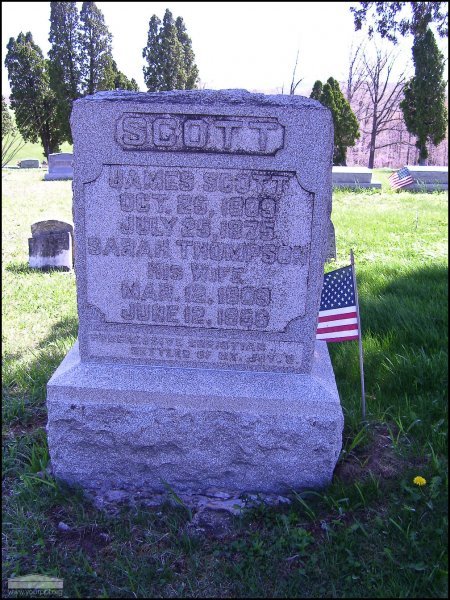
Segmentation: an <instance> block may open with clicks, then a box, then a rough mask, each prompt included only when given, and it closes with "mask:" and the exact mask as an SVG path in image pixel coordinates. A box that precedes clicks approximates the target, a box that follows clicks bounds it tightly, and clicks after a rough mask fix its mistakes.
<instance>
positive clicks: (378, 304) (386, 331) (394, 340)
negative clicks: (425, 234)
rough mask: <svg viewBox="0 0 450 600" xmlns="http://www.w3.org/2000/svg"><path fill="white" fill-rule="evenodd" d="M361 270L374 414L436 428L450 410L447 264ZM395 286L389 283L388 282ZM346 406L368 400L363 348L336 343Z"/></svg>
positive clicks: (365, 347)
mask: <svg viewBox="0 0 450 600" xmlns="http://www.w3.org/2000/svg"><path fill="white" fill-rule="evenodd" d="M382 271H383V273H380V272H378V273H377V272H376V271H374V270H373V269H372V270H370V269H367V270H364V267H362V266H361V267H359V268H358V270H357V280H358V291H359V304H360V314H361V326H362V332H363V352H364V375H365V387H366V395H367V406H368V411H369V412H370V411H371V409H372V410H374V408H375V406H376V408H377V410H378V411H380V412H381V413H382V412H383V411H387V410H389V411H391V412H392V413H396V414H404V415H409V417H410V418H411V419H413V417H415V418H417V419H420V420H421V422H422V424H423V425H425V423H426V422H428V423H429V424H431V423H432V422H433V420H437V419H441V418H442V416H443V415H445V412H446V400H445V397H446V390H447V381H448V377H447V374H448V365H447V360H448V352H447V322H448V311H447V306H448V304H447V301H448V274H447V268H446V266H443V265H434V266H426V267H422V268H418V269H414V270H413V269H411V270H410V271H409V272H408V273H407V274H405V273H404V272H402V273H401V274H399V272H398V270H397V269H396V268H395V267H390V266H389V265H386V267H385V268H384V269H382ZM386 280H387V283H386ZM329 350H330V354H331V357H332V362H333V367H334V371H335V375H336V381H337V384H338V388H339V391H340V394H341V398H342V399H343V404H344V406H345V404H346V402H347V401H348V403H349V404H348V405H351V404H353V406H354V407H355V409H357V408H356V407H357V406H358V404H359V402H360V394H361V392H360V390H361V388H360V371H359V359H358V343H357V342H353V343H347V344H329Z"/></svg>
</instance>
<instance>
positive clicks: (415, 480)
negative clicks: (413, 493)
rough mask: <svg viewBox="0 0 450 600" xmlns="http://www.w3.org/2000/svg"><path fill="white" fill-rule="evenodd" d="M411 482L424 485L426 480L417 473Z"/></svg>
mask: <svg viewBox="0 0 450 600" xmlns="http://www.w3.org/2000/svg"><path fill="white" fill-rule="evenodd" d="M413 483H415V484H416V485H426V483H427V480H426V479H425V478H424V477H421V476H420V475H417V477H414V479H413Z"/></svg>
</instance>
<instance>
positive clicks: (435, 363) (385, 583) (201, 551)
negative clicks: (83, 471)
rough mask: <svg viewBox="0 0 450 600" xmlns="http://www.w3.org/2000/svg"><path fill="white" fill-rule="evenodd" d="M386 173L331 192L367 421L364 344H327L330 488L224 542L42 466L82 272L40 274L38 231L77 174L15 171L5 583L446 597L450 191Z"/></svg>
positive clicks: (8, 204)
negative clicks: (51, 401) (353, 296)
mask: <svg viewBox="0 0 450 600" xmlns="http://www.w3.org/2000/svg"><path fill="white" fill-rule="evenodd" d="M388 174H389V171H387V170H380V171H379V172H377V173H376V178H377V179H378V180H382V181H383V190H382V192H379V191H376V192H371V191H366V192H364V191H360V192H344V191H336V192H335V194H334V198H333V214H332V219H333V222H334V224H335V229H336V241H337V255H338V256H337V260H336V261H334V262H332V263H330V264H328V265H327V269H328V270H332V269H334V268H337V267H339V266H344V265H346V264H348V253H349V250H350V248H353V251H354V253H355V261H356V273H357V279H358V290H359V296H360V309H361V318H362V330H363V345H364V355H365V362H364V364H365V382H366V391H367V417H368V418H367V421H368V422H367V423H366V424H365V425H363V424H361V419H360V417H361V408H360V387H359V369H358V349H357V343H356V342H354V343H342V344H330V345H329V347H330V353H331V357H332V361H333V366H334V370H335V374H336V380H337V384H338V388H339V393H340V396H341V400H342V405H343V410H344V414H345V430H344V445H343V450H342V452H341V457H340V459H339V462H338V465H337V467H336V471H335V476H334V479H333V482H332V484H331V485H330V486H329V487H328V488H327V489H325V490H322V491H320V492H317V491H313V490H311V491H310V492H307V493H304V494H302V495H294V497H293V502H292V504H291V505H289V506H283V507H277V508H274V507H272V508H270V507H264V506H260V507H258V508H254V509H251V510H246V511H244V512H243V514H242V515H241V516H239V517H233V518H232V519H231V518H230V519H231V520H230V521H229V522H228V524H227V526H226V528H225V531H224V533H223V535H222V536H221V537H218V535H217V534H214V533H213V532H212V531H210V530H208V529H207V530H206V531H204V532H201V531H200V532H196V531H195V530H194V529H193V528H192V527H191V526H190V515H189V512H188V511H186V510H185V509H184V508H183V507H182V506H175V507H174V506H170V505H168V504H167V505H164V506H162V507H160V508H157V509H152V510H150V509H139V510H138V509H131V508H122V509H121V512H120V513H119V514H117V515H114V514H108V513H105V512H102V511H99V510H97V509H95V508H94V507H93V506H92V505H91V504H90V503H89V502H88V501H87V500H85V499H84V497H83V495H82V493H81V492H80V491H77V490H74V489H68V488H66V487H64V486H62V485H60V484H58V483H56V482H55V480H54V479H53V478H52V477H51V476H50V475H48V474H46V472H45V467H46V465H47V463H48V459H49V456H48V449H47V443H46V434H45V423H46V409H45V393H46V383H47V381H48V379H49V378H50V377H51V375H52V373H53V372H54V370H55V369H56V367H57V366H58V364H59V363H60V361H61V360H62V358H63V357H64V355H65V354H66V352H67V350H68V349H69V348H70V346H71V345H72V343H73V342H74V340H75V339H76V336H77V312H76V294H75V279H74V275H73V274H70V273H61V272H50V273H39V272H35V271H32V270H30V269H28V267H27V258H28V247H27V238H28V237H29V235H30V225H31V223H33V222H34V221H37V220H40V219H41V218H45V217H50V216H52V217H53V218H60V219H62V220H70V219H71V183H70V182H67V181H63V182H43V181H41V179H42V174H39V173H36V172H20V171H9V172H7V173H6V175H5V171H4V172H3V358H4V361H3V399H4V402H3V459H2V460H3V492H4V509H3V510H4V515H3V523H4V526H3V557H4V559H3V560H4V562H3V572H4V577H5V580H4V583H3V585H4V588H3V591H4V593H6V578H7V577H11V576H18V575H26V574H29V573H40V574H47V575H53V576H57V577H61V578H63V579H64V593H65V595H66V596H67V597H130V598H131V597H142V598H143V597H211V596H212V597H303V598H306V597H315V598H317V597H341V598H342V597H371V598H373V597H378V598H386V597H394V598H402V597H416V598H422V597H437V598H445V597H447V595H448V589H447V568H448V554H447V532H448V517H447V515H448V509H447V498H448V470H447V469H448V463H447V430H448V428H447V385H448V382H447V372H448V371H447V298H448V282H447V263H448V255H447V227H448V217H447V208H448V201H447V195H446V194H445V193H442V192H441V193H434V194H421V193H414V194H413V193H408V192H398V193H395V192H392V191H390V190H389V189H388V185H387V177H388ZM416 475H421V476H423V477H425V479H426V480H427V484H426V485H425V486H423V487H417V486H416V485H414V484H413V478H414V477H415V476H416ZM175 491H176V490H175ZM61 521H63V522H64V523H66V524H67V525H68V526H69V527H70V529H69V530H67V531H61V530H60V529H59V528H58V523H59V522H61Z"/></svg>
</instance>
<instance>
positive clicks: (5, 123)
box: [2, 96, 14, 138]
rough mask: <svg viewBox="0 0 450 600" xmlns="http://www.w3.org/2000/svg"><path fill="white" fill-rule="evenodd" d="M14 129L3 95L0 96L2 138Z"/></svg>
mask: <svg viewBox="0 0 450 600" xmlns="http://www.w3.org/2000/svg"><path fill="white" fill-rule="evenodd" d="M13 131H14V121H13V119H12V117H11V113H10V112H9V108H8V105H7V104H6V100H5V97H4V96H2V138H4V137H5V136H6V135H8V134H9V133H12V132H13Z"/></svg>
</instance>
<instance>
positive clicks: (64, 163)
mask: <svg viewBox="0 0 450 600" xmlns="http://www.w3.org/2000/svg"><path fill="white" fill-rule="evenodd" d="M60 179H73V154H72V153H71V152H58V153H55V154H49V157H48V173H46V174H45V175H44V180H45V181H54V180H60Z"/></svg>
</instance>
